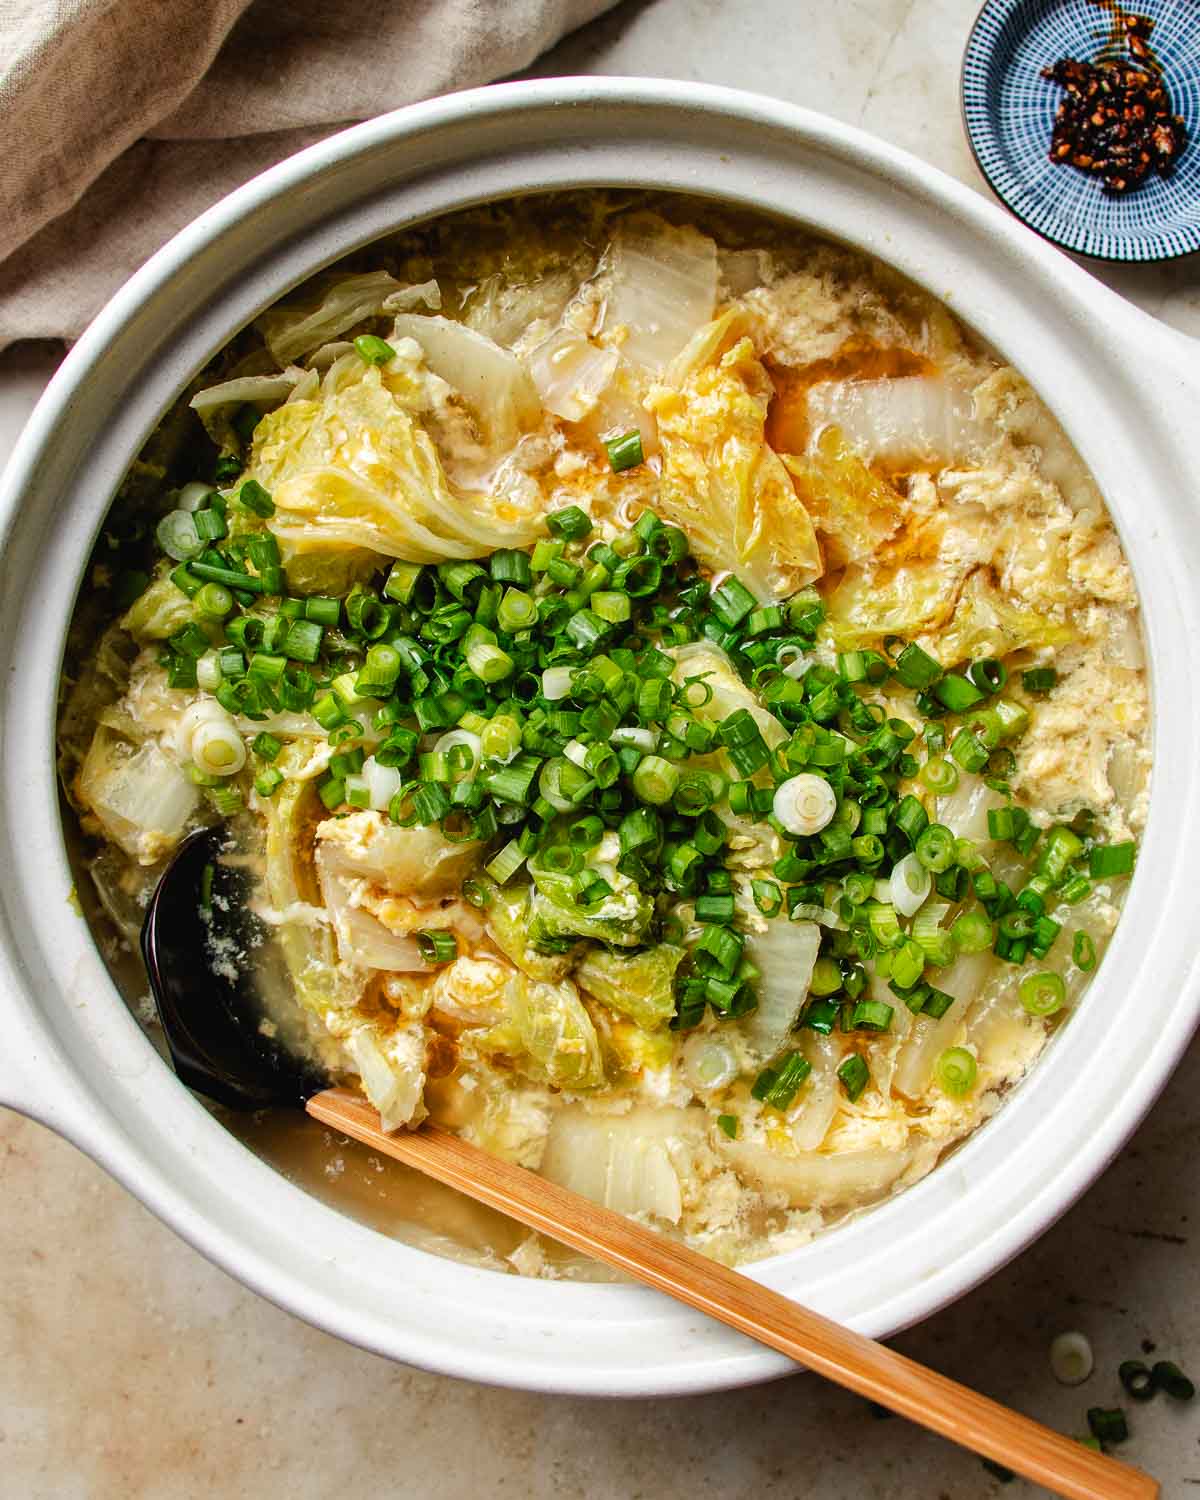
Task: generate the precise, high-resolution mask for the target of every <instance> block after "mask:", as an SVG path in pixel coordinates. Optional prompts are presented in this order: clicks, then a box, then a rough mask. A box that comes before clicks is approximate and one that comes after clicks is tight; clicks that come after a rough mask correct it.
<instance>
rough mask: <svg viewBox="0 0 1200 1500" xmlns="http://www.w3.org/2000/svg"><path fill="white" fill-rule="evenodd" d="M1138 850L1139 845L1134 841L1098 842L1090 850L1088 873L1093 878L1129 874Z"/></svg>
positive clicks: (1098, 878) (1099, 878)
mask: <svg viewBox="0 0 1200 1500" xmlns="http://www.w3.org/2000/svg"><path fill="white" fill-rule="evenodd" d="M1136 852H1137V845H1136V844H1133V843H1124V844H1096V845H1094V846H1093V847H1092V848H1091V849H1090V850H1089V851H1088V873H1089V874H1090V875H1091V877H1092V879H1093V880H1104V879H1107V878H1108V877H1109V876H1111V875H1128V874H1129V873H1130V871H1131V870H1132V869H1133V860H1134V855H1135V853H1136Z"/></svg>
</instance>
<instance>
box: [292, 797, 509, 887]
mask: <svg viewBox="0 0 1200 1500" xmlns="http://www.w3.org/2000/svg"><path fill="white" fill-rule="evenodd" d="M316 837H317V840H318V842H319V843H320V847H321V853H322V857H323V858H324V859H325V860H326V861H327V864H328V868H329V870H330V872H331V873H336V874H339V875H344V876H347V877H349V878H351V879H355V878H357V879H359V880H369V881H371V882H372V883H373V884H375V885H380V886H383V887H384V889H385V890H388V891H392V892H394V893H395V894H396V895H398V896H407V897H409V898H410V899H411V900H413V901H415V902H417V903H418V904H420V903H422V902H430V901H436V900H437V899H438V898H439V897H442V896H451V895H455V894H457V892H458V890H459V888H460V887H461V886H462V883H463V881H464V879H465V878H466V877H467V875H468V874H470V872H471V870H473V869H474V867H475V865H476V863H477V862H478V860H479V847H480V846H479V844H478V843H476V842H474V841H472V840H466V841H464V842H462V843H457V844H456V843H452V842H451V841H450V840H449V839H448V838H446V836H445V835H444V834H443V833H442V831H441V829H440V828H438V826H437V825H436V823H428V824H424V825H417V826H416V827H413V828H401V827H400V826H399V825H398V824H396V823H391V822H389V821H388V820H387V819H386V818H384V817H382V816H381V815H380V814H379V813H377V812H366V811H363V812H355V813H349V814H347V816H346V817H344V818H326V819H325V820H324V821H323V822H322V823H321V824H320V826H319V827H318V828H317V830H316Z"/></svg>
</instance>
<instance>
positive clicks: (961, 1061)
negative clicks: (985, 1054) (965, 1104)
mask: <svg viewBox="0 0 1200 1500" xmlns="http://www.w3.org/2000/svg"><path fill="white" fill-rule="evenodd" d="M978 1073H979V1065H978V1063H976V1061H975V1059H974V1057H973V1056H972V1055H971V1054H970V1053H969V1052H968V1051H967V1049H966V1048H965V1047H948V1048H947V1049H946V1051H945V1052H943V1053H942V1054H941V1056H940V1057H939V1058H938V1060H937V1062H936V1064H935V1065H934V1074H935V1076H936V1078H937V1081H938V1086H939V1087H940V1088H941V1090H942V1092H943V1093H946V1094H949V1095H950V1096H951V1097H952V1098H955V1099H961V1098H963V1097H964V1096H965V1095H967V1094H969V1093H970V1092H971V1090H972V1089H973V1088H974V1087H975V1079H976V1077H977V1076H978Z"/></svg>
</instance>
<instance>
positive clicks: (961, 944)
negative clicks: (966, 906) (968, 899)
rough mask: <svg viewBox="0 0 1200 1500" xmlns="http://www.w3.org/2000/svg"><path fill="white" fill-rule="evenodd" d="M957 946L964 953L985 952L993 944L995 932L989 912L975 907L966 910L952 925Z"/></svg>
mask: <svg viewBox="0 0 1200 1500" xmlns="http://www.w3.org/2000/svg"><path fill="white" fill-rule="evenodd" d="M950 935H951V936H952V937H953V939H954V942H955V946H956V947H957V948H958V951H959V952H960V953H963V954H968V953H983V952H985V951H986V950H987V949H988V948H990V947H991V946H992V943H993V941H994V940H995V932H994V929H993V927H992V924H991V922H990V921H989V919H988V917H987V914H986V913H985V912H983V911H981V910H980V909H979V907H974V908H973V909H972V910H971V911H965V912H963V914H962V915H961V916H960V917H958V918H957V919H956V920H955V921H954V922H953V923H952V924H951V927H950Z"/></svg>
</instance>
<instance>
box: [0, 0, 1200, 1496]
mask: <svg viewBox="0 0 1200 1500" xmlns="http://www.w3.org/2000/svg"><path fill="white" fill-rule="evenodd" d="M973 9H974V7H973V6H969V5H966V4H963V3H961V0H959V3H953V0H837V3H836V4H831V5H820V6H818V5H816V4H808V3H805V4H798V3H797V0H758V3H756V4H750V3H747V0H628V3H626V4H624V5H622V6H621V7H620V8H619V9H618V10H617V11H615V12H614V13H613V14H612V15H611V16H609V17H607V18H606V19H604V20H602V21H600V22H598V23H596V24H594V25H593V26H591V27H589V28H588V29H587V30H586V31H584V32H582V33H579V34H578V35H577V36H575V37H573V38H569V39H568V40H567V41H566V42H565V43H564V44H563V45H562V46H560V47H559V48H558V49H557V50H556V51H555V52H554V53H553V54H551V56H550V57H549V58H547V59H545V60H543V62H542V63H541V64H540V65H539V67H538V68H537V70H536V71H537V72H538V73H541V74H563V73H584V72H592V73H607V74H642V75H652V74H660V75H662V74H667V75H671V76H674V77H680V78H695V79H701V80H706V81H711V82H721V83H727V84H734V85H738V86H741V87H744V88H750V89H757V90H759V91H761V92H763V93H769V94H775V95H779V96H782V97H784V98H788V99H791V100H793V101H795V102H798V103H804V104H807V105H810V106H811V107H813V108H815V109H819V110H824V111H826V112H828V113H830V114H833V115H836V116H838V117H839V118H842V119H845V120H848V121H851V122H853V123H855V124H861V125H863V126H865V127H866V128H867V129H869V130H872V131H874V132H876V133H877V134H879V135H882V136H884V137H886V138H887V139H889V140H891V141H893V142H895V143H897V144H899V145H902V146H905V147H907V148H909V149H910V150H912V151H915V152H916V153H918V154H919V155H921V156H922V157H924V158H925V159H926V160H928V161H930V162H932V163H934V164H935V165H937V166H939V167H941V168H943V169H945V170H946V171H949V172H951V173H953V174H955V175H956V176H958V177H960V178H962V179H963V180H965V181H967V182H969V183H971V184H972V185H973V186H975V187H977V188H979V189H980V191H986V188H985V187H984V186H983V184H982V181H981V179H980V178H979V175H978V173H977V172H976V170H975V168H974V164H973V162H972V159H971V155H970V152H969V150H968V148H967V145H966V142H965V139H964V137H963V133H962V127H961V124H960V121H959V113H958V94H957V91H958V64H959V59H960V56H961V52H962V47H963V44H964V42H965V40H966V35H967V31H968V29H969V26H970V21H971V19H972V13H973ZM1100 274H1102V275H1103V277H1104V279H1105V280H1108V281H1110V282H1111V283H1112V284H1113V285H1115V286H1117V287H1118V288H1119V289H1120V290H1122V291H1124V292H1125V293H1126V294H1127V295H1129V296H1130V297H1132V298H1133V299H1134V300H1135V301H1136V302H1138V303H1139V304H1140V305H1141V306H1143V307H1144V308H1146V309H1147V310H1148V311H1150V312H1153V313H1156V314H1158V315H1160V316H1162V317H1164V318H1166V319H1167V320H1168V321H1170V322H1171V323H1173V324H1175V325H1176V326H1178V327H1179V328H1182V329H1185V330H1187V331H1189V332H1194V333H1197V334H1200V292H1198V290H1197V279H1196V274H1195V264H1194V262H1193V263H1187V262H1185V263H1181V264H1177V265H1174V266H1172V267H1168V268H1166V269H1149V270H1138V271H1110V270H1103V271H1102V272H1101V273H1100ZM54 359H55V351H53V350H46V349H36V348H29V347H26V348H18V349H15V350H12V351H10V352H9V354H8V355H7V356H6V357H5V358H3V359H2V360H0V455H7V452H8V451H9V449H10V447H11V445H12V441H13V439H14V438H15V436H16V433H17V431H18V430H19V428H20V425H21V423H22V421H23V420H24V418H25V415H26V414H27V412H28V410H29V408H30V406H31V405H32V402H33V400H34V399H35V398H36V395H37V393H38V391H39V390H40V389H41V386H42V384H43V383H44V381H45V379H46V378H47V377H48V375H49V373H50V371H51V370H52V368H53V364H54ZM1112 1044H1113V1045H1115V1046H1119V1045H1120V1039H1119V1038H1113V1039H1112ZM1198 1138H1200V1053H1198V1052H1197V1051H1196V1050H1193V1052H1192V1054H1191V1056H1189V1058H1188V1059H1187V1060H1186V1061H1185V1062H1184V1064H1183V1066H1182V1067H1181V1068H1180V1070H1179V1073H1178V1074H1177V1075H1176V1077H1175V1079H1174V1081H1173V1082H1172V1084H1171V1085H1170V1087H1169V1088H1168V1090H1167V1092H1166V1093H1165V1094H1164V1096H1163V1098H1162V1099H1161V1100H1160V1101H1159V1103H1158V1104H1157V1105H1156V1107H1155V1108H1154V1110H1153V1111H1152V1112H1151V1114H1150V1116H1149V1117H1148V1119H1147V1120H1146V1122H1145V1123H1144V1124H1143V1126H1142V1128H1141V1129H1140V1131H1139V1132H1138V1134H1137V1136H1136V1137H1135V1138H1134V1140H1133V1142H1132V1144H1131V1145H1130V1146H1129V1147H1128V1148H1127V1149H1126V1151H1125V1152H1124V1153H1123V1154H1122V1155H1121V1156H1120V1157H1119V1159H1118V1160H1117V1161H1116V1162H1115V1163H1114V1164H1113V1166H1112V1167H1111V1168H1110V1169H1109V1171H1108V1172H1107V1173H1106V1175H1105V1176H1104V1177H1103V1178H1102V1180H1101V1181H1100V1182H1099V1183H1098V1184H1097V1185H1096V1186H1095V1187H1094V1188H1093V1189H1092V1190H1091V1192H1090V1193H1088V1194H1087V1195H1086V1196H1085V1197H1084V1198H1083V1199H1082V1200H1081V1201H1080V1203H1079V1204H1077V1205H1076V1207H1075V1208H1074V1209H1073V1210H1072V1211H1071V1212H1070V1213H1068V1214H1067V1215H1066V1216H1065V1218H1064V1219H1063V1220H1062V1221H1061V1222H1060V1223H1059V1224H1058V1225H1057V1226H1056V1227H1055V1228H1054V1229H1053V1230H1051V1231H1050V1232H1049V1233H1048V1234H1047V1235H1046V1236H1045V1237H1044V1238H1043V1239H1042V1240H1041V1241H1040V1242H1039V1243H1038V1244H1037V1245H1036V1246H1034V1247H1033V1248H1032V1249H1031V1250H1029V1251H1028V1252H1026V1254H1025V1255H1023V1256H1021V1257H1020V1258H1019V1259H1018V1260H1016V1261H1015V1262H1013V1263H1012V1264H1011V1265H1010V1266H1008V1267H1007V1268H1005V1269H1004V1270H1002V1271H1001V1272H1000V1273H999V1274H998V1275H996V1276H995V1277H994V1278H993V1279H992V1280H991V1281H990V1282H988V1283H987V1284H986V1285H984V1286H982V1287H980V1288H979V1289H978V1290H976V1291H975V1292H974V1293H973V1294H971V1295H970V1296H968V1297H965V1298H964V1299H963V1300H962V1301H961V1302H959V1303H958V1304H957V1305H956V1306H954V1307H953V1308H950V1309H948V1310H947V1311H945V1312H943V1313H941V1314H940V1315H939V1316H937V1317H935V1318H932V1319H930V1320H929V1321H928V1322H927V1323H925V1324H923V1325H922V1326H921V1327H919V1328H917V1329H914V1330H911V1331H910V1332H908V1333H907V1334H905V1335H903V1336H901V1337H900V1338H898V1339H897V1340H896V1345H897V1347H899V1348H901V1349H903V1350H904V1351H905V1352H907V1353H909V1354H911V1355H913V1356H914V1357H916V1358H918V1359H921V1360H923V1361H926V1362H928V1363H929V1364H931V1365H934V1366H935V1367H937V1368H939V1369H941V1370H944V1371H945V1372H946V1373H947V1374H950V1375H953V1376H955V1377H957V1378H959V1379H962V1380H964V1381H967V1382H969V1383H970V1384H972V1385H974V1386H976V1387H977V1388H978V1389H980V1390H982V1391H984V1392H986V1393H987V1394H989V1395H991V1396H994V1397H996V1398H997V1399H999V1400H1001V1401H1005V1402H1008V1403H1011V1404H1012V1405H1014V1406H1017V1407H1019V1408H1021V1409H1022V1410H1025V1411H1028V1412H1030V1413H1032V1414H1034V1415H1036V1416H1038V1417H1040V1418H1041V1419H1042V1420H1044V1421H1047V1422H1049V1423H1051V1424H1053V1425H1055V1426H1058V1427H1060V1428H1062V1429H1063V1430H1064V1431H1069V1432H1080V1431H1082V1430H1083V1428H1084V1413H1085V1411H1086V1408H1087V1407H1089V1406H1093V1405H1102V1406H1103V1405H1113V1404H1115V1403H1116V1402H1117V1401H1118V1400H1119V1398H1120V1391H1119V1387H1118V1386H1117V1382H1116V1375H1115V1371H1116V1365H1117V1363H1118V1361H1119V1360H1121V1359H1125V1358H1130V1357H1134V1356H1136V1355H1138V1353H1139V1348H1140V1345H1141V1341H1142V1340H1150V1341H1152V1342H1153V1343H1155V1344H1156V1345H1157V1346H1158V1350H1159V1357H1164V1356H1165V1357H1173V1358H1175V1359H1177V1360H1178V1362H1179V1363H1181V1364H1183V1365H1184V1366H1185V1367H1186V1366H1188V1365H1189V1364H1193V1363H1197V1362H1198V1361H1197V1356H1198V1353H1200V1307H1198V1306H1197V1302H1196V1298H1195V1296H1194V1291H1193V1288H1194V1283H1193V1279H1192V1274H1191V1271H1192V1262H1191V1256H1190V1254H1189V1247H1190V1237H1191V1232H1192V1224H1193V1222H1196V1221H1197V1216H1198V1215H1200V1182H1198V1181H1197V1176H1196V1174H1195V1172H1194V1171H1193V1170H1192V1167H1193V1162H1194V1159H1195V1150H1196V1142H1197V1140H1198ZM0 1195H2V1196H0V1203H2V1205H3V1208H2V1212H0V1264H2V1265H3V1278H2V1281H0V1500H243V1497H245V1500H263V1497H264V1496H268V1497H270V1496H276V1495H287V1496H288V1497H289V1500H326V1497H329V1496H332V1495H335V1494H337V1495H346V1494H353V1493H360V1494H382V1495H386V1496H393V1495H397V1496H398V1495H403V1496H419V1495H426V1494H431V1493H437V1494H439V1495H442V1496H445V1497H447V1500H458V1497H467V1496H471V1497H475V1496H479V1495H486V1496H490V1495H521V1496H525V1497H529V1500H551V1497H555V1500H569V1497H576V1496H587V1497H589V1500H675V1497H679V1500H684V1497H686V1500H718V1497H721V1500H726V1497H729V1496H743V1495H753V1496H755V1497H756V1500H784V1497H791V1496H795V1495H796V1494H798V1493H801V1492H803V1493H805V1494H807V1495H810V1496H812V1497H814V1500H900V1497H904V1500H909V1497H914V1500H915V1497H920V1500H924V1497H930V1500H982V1497H987V1496H991V1495H994V1494H1001V1493H1003V1494H1012V1495H1018V1494H1020V1493H1021V1492H1022V1487H1021V1486H1020V1485H1019V1484H1018V1485H1016V1486H1013V1487H1011V1488H1007V1489H1006V1488H1002V1487H1001V1486H1000V1485H999V1483H998V1482H997V1481H996V1480H995V1479H993V1478H992V1477H991V1476H990V1475H988V1474H987V1473H985V1472H984V1470H983V1469H982V1468H981V1466H980V1465H979V1463H978V1462H977V1460H975V1459H974V1458H972V1457H970V1456H969V1455H966V1454H963V1453H961V1452H959V1451H958V1450H956V1449H954V1448H952V1447H950V1446H948V1445H947V1444H945V1443H942V1442H940V1441H937V1440H935V1439H933V1438H931V1437H929V1436H927V1435H925V1434H924V1433H922V1432H919V1431H917V1430H916V1429H913V1428H910V1427H908V1426H907V1425H906V1424H904V1423H901V1422H899V1421H895V1420H891V1421H878V1420H876V1419H875V1418H873V1417H872V1416H871V1415H870V1413H869V1412H868V1410H867V1408H866V1407H865V1406H864V1404H863V1403H862V1402H861V1401H859V1400H857V1399H854V1398H852V1397H849V1396H846V1395H844V1394H843V1393H841V1392H839V1391H836V1390H834V1389H833V1388H831V1387H828V1386H826V1385H823V1384H822V1383H821V1382H819V1381H817V1380H816V1379H814V1378H812V1377H810V1376H800V1377H797V1378H795V1379H792V1380H787V1381H781V1382H778V1383H776V1384H774V1385H771V1386H765V1387H758V1388H755V1389H750V1390H745V1391H740V1392H735V1393H732V1394H727V1395H719V1396H710V1397H703V1398H698V1399H691V1400H687V1401H674V1400H672V1401H637V1402H628V1403H616V1402H588V1401H583V1400H575V1399H564V1398H558V1399H555V1398H548V1397H544V1396H532V1395H526V1394H523V1393H519V1392H512V1391H502V1390H491V1389H488V1388H485V1387H482V1386H474V1385H470V1384H467V1383H465V1382H462V1381H456V1380H450V1379H446V1378H443V1377H438V1376H432V1375H426V1374H424V1373H422V1372H420V1371H416V1370H411V1369H407V1368H404V1367H400V1366H394V1365H390V1364H388V1363H387V1362H385V1361H383V1360H381V1359H379V1358H377V1357H375V1356H372V1355H367V1354H363V1353H360V1352H359V1351H357V1350H355V1349H351V1348H349V1347H347V1346H346V1345H343V1344H340V1343H338V1342H337V1341H335V1340H333V1339H331V1338H329V1337H327V1336H326V1335H324V1334H321V1333H318V1332H316V1331H314V1330H313V1329H311V1328H309V1327H307V1326H305V1325H304V1324H302V1323H300V1322H298V1321H296V1320H295V1319H293V1318H291V1317H289V1316H288V1315H287V1314H285V1313H282V1312H280V1311H279V1310H278V1309H277V1308H275V1307H273V1306H271V1305H269V1304H268V1303H266V1302H264V1301H262V1300H260V1299H259V1298H257V1297H255V1296H253V1295H252V1294H251V1293H249V1292H247V1291H245V1290H243V1289H242V1288H241V1287H240V1286H239V1285H237V1284H236V1283H235V1282H233V1281H231V1280H230V1279H229V1278H228V1277H227V1276H225V1275H224V1274H223V1273H222V1272H220V1271H217V1270H215V1269H214V1268H213V1267H212V1266H210V1265H209V1264H207V1262H205V1261H204V1260H202V1259H201V1258H200V1257H199V1256H198V1255H196V1254H195V1252H193V1251H192V1250H191V1249H189V1248H188V1247H187V1246H186V1245H184V1244H183V1243H182V1242H181V1241H179V1240H177V1239H176V1238H175V1237H174V1235H173V1234H171V1233H170V1232H169V1231H168V1230H166V1229H165V1228H163V1227H162V1226H161V1225H160V1224H159V1223H158V1222H157V1221H156V1220H155V1219H153V1218H152V1217H151V1216H150V1214H148V1213H147V1212H146V1211H145V1210H144V1209H143V1208H141V1207H140V1205H139V1204H137V1203H136V1202H135V1201H134V1200H133V1199H132V1198H130V1197H129V1196H128V1195H127V1194H126V1193H125V1192H124V1191H123V1189H121V1188H119V1187H117V1186H116V1185H115V1184H114V1183H113V1182H111V1181H110V1180H109V1179H108V1178H107V1177H106V1176H105V1175H104V1174H103V1173H102V1172H100V1170H99V1169H98V1168H97V1167H95V1166H94V1165H92V1163H90V1162H89V1161H88V1160H86V1159H85V1158H84V1157H83V1156H81V1155H79V1154H78V1153H77V1152H76V1151H74V1150H73V1149H72V1148H71V1147H70V1146H67V1145H65V1144H64V1143H63V1142H61V1141H60V1140H58V1139H57V1138H55V1137H54V1136H52V1135H50V1134H49V1133H48V1132H47V1131H45V1130H43V1129H42V1128H41V1127H39V1126H36V1125H33V1124H31V1123H29V1122H28V1121H25V1120H23V1119H21V1118H19V1117H18V1116H15V1115H11V1114H0ZM1068 1328H1079V1329H1082V1330H1083V1331H1084V1332H1085V1333H1087V1335H1088V1336H1089V1337H1090V1338H1091V1340H1092V1342H1093V1344H1094V1346H1095V1350H1096V1373H1095V1374H1094V1375H1093V1376H1092V1378H1091V1380H1090V1381H1088V1382H1087V1384H1086V1385H1084V1386H1083V1387H1081V1388H1076V1389H1066V1388H1064V1387H1062V1386H1059V1385H1057V1384H1056V1382H1055V1381H1054V1379H1053V1378H1052V1376H1051V1374H1050V1371H1049V1368H1048V1364H1047V1348H1048V1345H1049V1342H1050V1339H1051V1338H1052V1337H1053V1335H1054V1334H1056V1333H1059V1332H1061V1331H1063V1330H1064V1329H1068ZM1132 1425H1133V1429H1134V1436H1133V1439H1132V1441H1131V1442H1130V1444H1129V1445H1128V1447H1127V1449H1126V1450H1125V1451H1126V1453H1127V1455H1128V1457H1129V1458H1130V1459H1132V1460H1133V1461H1135V1462H1138V1463H1141V1464H1142V1465H1144V1466H1145V1467H1147V1468H1149V1469H1151V1470H1152V1471H1153V1472H1154V1473H1155V1474H1156V1476H1157V1477H1158V1478H1159V1479H1160V1481H1161V1482H1162V1484H1163V1492H1164V1494H1165V1495H1166V1496H1169V1497H1183V1496H1186V1495H1188V1494H1191V1493H1193V1492H1194V1490H1195V1489H1197V1488H1200V1446H1198V1437H1200V1424H1198V1422H1197V1412H1196V1410H1194V1409H1192V1408H1189V1407H1186V1406H1172V1405H1170V1404H1169V1403H1167V1402H1166V1401H1165V1400H1159V1401H1157V1402H1155V1403H1154V1404H1152V1405H1150V1406H1147V1407H1136V1408H1134V1410H1133V1414H1132ZM1025 1492H1026V1493H1028V1492H1029V1491H1028V1488H1026V1490H1025Z"/></svg>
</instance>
